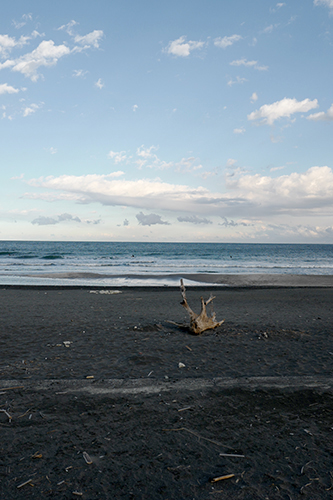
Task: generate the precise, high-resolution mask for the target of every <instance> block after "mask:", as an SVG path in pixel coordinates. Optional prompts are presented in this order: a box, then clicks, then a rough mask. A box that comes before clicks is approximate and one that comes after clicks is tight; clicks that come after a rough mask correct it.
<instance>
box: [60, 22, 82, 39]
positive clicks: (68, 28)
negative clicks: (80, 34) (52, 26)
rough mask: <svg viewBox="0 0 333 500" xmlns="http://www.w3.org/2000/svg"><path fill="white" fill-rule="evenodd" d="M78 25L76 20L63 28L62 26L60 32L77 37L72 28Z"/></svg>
mask: <svg viewBox="0 0 333 500" xmlns="http://www.w3.org/2000/svg"><path fill="white" fill-rule="evenodd" d="M77 24H78V23H77V22H76V21H74V20H72V21H69V23H67V24H63V25H62V26H60V28H58V30H64V31H66V33H68V34H69V35H70V36H75V35H74V32H73V30H72V27H73V26H76V25H77Z"/></svg>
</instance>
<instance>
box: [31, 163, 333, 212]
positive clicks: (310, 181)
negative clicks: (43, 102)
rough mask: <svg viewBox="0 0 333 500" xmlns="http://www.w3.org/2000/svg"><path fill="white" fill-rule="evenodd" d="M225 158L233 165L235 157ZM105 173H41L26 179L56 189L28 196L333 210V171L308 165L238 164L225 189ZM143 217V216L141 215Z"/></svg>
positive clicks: (222, 208) (164, 205) (157, 205)
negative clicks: (248, 170) (264, 169)
mask: <svg viewBox="0 0 333 500" xmlns="http://www.w3.org/2000/svg"><path fill="white" fill-rule="evenodd" d="M229 164H230V165H231V166H234V160H230V162H229ZM116 175H118V173H112V174H109V175H97V174H94V175H82V176H74V175H62V176H59V177H53V176H50V177H41V178H39V179H31V180H29V181H24V179H23V180H21V182H27V183H28V184H29V185H30V186H31V187H34V188H38V190H40V189H41V188H42V189H47V190H53V191H55V192H56V194H55V195H52V193H51V194H50V192H46V193H40V192H37V193H29V194H27V195H25V197H26V198H33V199H41V200H45V201H51V200H52V201H56V200H57V199H58V200H75V201H76V202H77V203H83V204H88V203H100V204H102V205H106V206H122V207H126V206H128V207H134V208H140V209H141V210H152V211H156V210H168V211H171V212H178V214H179V212H185V213H186V216H187V214H191V213H194V214H195V213H200V214H202V216H203V217H204V216H207V215H216V216H221V214H223V216H224V217H233V218H235V217H237V218H238V217H244V215H245V214H246V217H250V216H251V217H253V216H255V217H257V216H260V217H263V216H269V215H272V214H286V215H288V216H289V215H295V216H296V215H297V216H307V217H308V216H310V215H316V216H319V215H329V216H332V215H333V198H332V192H333V172H332V169H331V168H329V167H327V166H324V167H319V166H316V167H312V168H310V169H308V170H307V171H306V172H304V173H298V172H293V173H291V174H289V175H282V176H280V177H270V176H263V175H260V174H256V175H249V174H244V173H243V172H241V171H240V170H238V173H237V172H233V173H232V174H231V175H228V176H226V180H225V182H226V184H225V187H226V191H225V192H211V191H209V190H208V189H206V188H203V187H197V188H192V187H190V186H187V185H181V184H170V183H166V182H162V181H159V180H149V179H139V180H135V181H128V180H125V179H122V180H120V179H115V176H116ZM145 220H146V219H142V221H145Z"/></svg>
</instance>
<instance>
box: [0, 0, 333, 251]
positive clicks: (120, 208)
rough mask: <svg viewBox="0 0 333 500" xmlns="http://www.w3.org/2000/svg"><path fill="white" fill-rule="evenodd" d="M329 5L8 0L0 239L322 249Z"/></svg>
mask: <svg viewBox="0 0 333 500" xmlns="http://www.w3.org/2000/svg"><path fill="white" fill-rule="evenodd" d="M332 56H333V0H302V1H298V0H286V1H285V2H275V1H270V0H255V1H254V0H233V1H232V2H231V1H227V0H177V1H175V0H168V1H167V2H166V1H156V0H140V1H138V0H94V1H92V0H66V1H63V0H58V1H57V2H51V1H49V0H30V1H29V2H27V1H26V0H24V1H23V0H11V1H10V2H6V5H4V6H2V9H1V17H0V127H1V133H0V239H1V240H61V241H66V240H71V241H180V242H182V241H184V242H187V241H189V242H190V241H191V242H244V243H248V242H253V243H265V242H267V243H333V170H332V169H333V71H332V68H333V57H332Z"/></svg>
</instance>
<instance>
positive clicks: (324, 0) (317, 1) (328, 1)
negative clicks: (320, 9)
mask: <svg viewBox="0 0 333 500" xmlns="http://www.w3.org/2000/svg"><path fill="white" fill-rule="evenodd" d="M313 4H314V5H324V7H328V8H329V9H330V14H333V0H314V2H313Z"/></svg>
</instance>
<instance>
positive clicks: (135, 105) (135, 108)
mask: <svg viewBox="0 0 333 500" xmlns="http://www.w3.org/2000/svg"><path fill="white" fill-rule="evenodd" d="M138 107H139V106H138V105H137V104H134V106H133V107H132V110H133V111H134V113H135V111H136V110H137V109H138Z"/></svg>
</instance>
